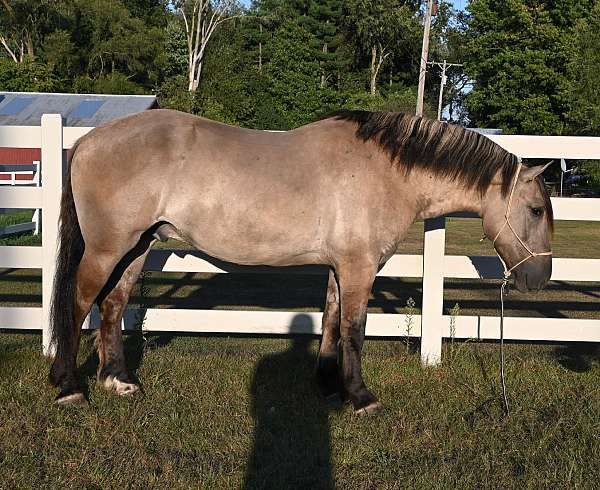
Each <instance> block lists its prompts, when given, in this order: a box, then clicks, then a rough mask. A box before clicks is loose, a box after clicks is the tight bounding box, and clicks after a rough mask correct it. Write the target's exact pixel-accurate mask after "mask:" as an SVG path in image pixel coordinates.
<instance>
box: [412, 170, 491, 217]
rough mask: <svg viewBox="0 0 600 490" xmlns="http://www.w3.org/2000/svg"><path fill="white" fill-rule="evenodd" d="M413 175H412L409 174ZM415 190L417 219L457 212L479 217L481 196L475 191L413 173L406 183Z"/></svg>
mask: <svg viewBox="0 0 600 490" xmlns="http://www.w3.org/2000/svg"><path fill="white" fill-rule="evenodd" d="M411 174H413V173H411ZM407 183H408V184H409V186H410V188H411V189H413V192H414V189H416V190H417V203H418V208H417V210H416V211H417V218H419V219H425V218H435V217H437V216H443V215H445V214H449V213H455V212H458V211H470V212H474V213H477V214H479V215H481V195H480V194H479V192H478V191H477V190H476V189H466V188H465V187H463V186H461V185H460V184H459V183H457V182H455V181H452V180H450V179H446V178H441V177H439V176H436V175H431V174H430V173H428V172H419V171H418V170H417V171H415V172H414V176H411V177H409V179H408V182H407Z"/></svg>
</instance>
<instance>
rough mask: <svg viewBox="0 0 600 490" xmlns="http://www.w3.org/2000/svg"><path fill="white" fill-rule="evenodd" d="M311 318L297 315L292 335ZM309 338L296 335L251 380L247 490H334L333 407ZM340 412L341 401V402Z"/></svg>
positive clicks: (265, 360)
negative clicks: (321, 388) (325, 394)
mask: <svg viewBox="0 0 600 490" xmlns="http://www.w3.org/2000/svg"><path fill="white" fill-rule="evenodd" d="M308 322H310V326H311V330H312V331H313V332H314V331H315V329H314V325H313V324H312V319H311V318H310V317H309V316H308V315H304V314H298V315H296V316H295V317H294V318H293V320H292V324H291V325H290V333H291V334H292V335H294V333H296V332H303V333H304V332H306V326H307V323H308ZM312 343H313V339H312V337H310V336H306V335H304V336H299V335H296V336H295V337H293V338H292V339H290V343H289V347H288V349H287V350H285V351H282V352H278V353H276V354H269V355H266V356H264V357H263V358H262V359H261V360H260V361H259V362H258V364H257V365H256V368H255V370H254V375H253V378H252V388H251V395H252V417H253V419H254V439H253V447H252V453H251V455H250V459H249V462H248V465H247V469H246V475H245V480H244V485H243V488H244V489H258V488H260V489H266V488H302V489H304V488H311V489H312V488H314V489H333V488H334V484H333V478H332V473H331V444H330V435H329V411H330V410H332V409H334V408H336V403H335V402H331V403H328V402H327V401H326V400H324V399H323V397H321V396H320V395H319V390H318V387H317V384H316V382H315V377H314V369H315V363H316V355H315V353H314V352H313V350H312V349H311V347H312ZM337 405H338V406H337V408H339V406H340V405H339V402H337Z"/></svg>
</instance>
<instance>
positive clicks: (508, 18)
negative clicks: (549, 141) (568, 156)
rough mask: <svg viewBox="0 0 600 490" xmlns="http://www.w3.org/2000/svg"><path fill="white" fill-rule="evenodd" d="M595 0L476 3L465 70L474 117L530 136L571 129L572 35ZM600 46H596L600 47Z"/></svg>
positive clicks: (469, 20) (482, 0)
mask: <svg viewBox="0 0 600 490" xmlns="http://www.w3.org/2000/svg"><path fill="white" fill-rule="evenodd" d="M590 4H591V2H590V1H589V0H563V1H561V2H551V1H548V2H540V1H538V0H508V1H506V2H495V1H493V0H473V1H472V2H471V3H470V4H469V7H468V10H469V15H468V16H467V18H466V25H465V33H466V46H465V59H464V62H465V71H466V73H467V74H468V75H469V76H470V77H471V79H472V80H474V86H473V90H472V91H471V92H470V94H469V95H468V97H467V98H466V105H467V109H468V113H469V118H470V119H471V121H472V123H473V124H476V125H478V126H482V127H499V128H502V129H504V130H505V131H508V132H519V133H525V134H563V133H564V132H567V131H568V128H567V118H566V114H567V113H568V112H569V101H570V94H569V92H570V82H569V78H568V75H567V65H568V63H569V59H570V58H571V56H572V52H571V42H570V38H571V36H572V32H573V26H574V25H575V21H576V20H577V19H578V18H585V17H587V16H588V15H589V13H588V11H589V6H590ZM596 49H597V48H596Z"/></svg>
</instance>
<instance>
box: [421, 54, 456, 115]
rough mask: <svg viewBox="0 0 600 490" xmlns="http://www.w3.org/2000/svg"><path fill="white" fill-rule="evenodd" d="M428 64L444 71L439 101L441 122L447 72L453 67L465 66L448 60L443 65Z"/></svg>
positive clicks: (435, 62)
mask: <svg viewBox="0 0 600 490" xmlns="http://www.w3.org/2000/svg"><path fill="white" fill-rule="evenodd" d="M427 64H428V65H436V66H438V67H439V68H440V69H441V70H442V79H441V83H440V96H439V99H438V112H437V118H438V121H441V120H442V100H443V98H444V86H445V85H446V81H447V77H446V70H447V69H448V68H451V67H453V66H463V65H462V63H448V62H447V61H446V60H444V61H443V62H441V63H440V62H439V61H428V62H427Z"/></svg>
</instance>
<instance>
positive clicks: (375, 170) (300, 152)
mask: <svg viewBox="0 0 600 490" xmlns="http://www.w3.org/2000/svg"><path fill="white" fill-rule="evenodd" d="M544 168H545V167H544V166H534V167H526V166H524V165H523V164H522V163H521V161H520V159H519V158H518V157H517V156H515V155H513V154H511V153H509V152H508V151H506V150H504V149H503V148H502V147H500V146H499V145H497V144H495V143H494V142H492V141H491V140H490V139H488V138H486V137H484V136H482V135H480V134H478V133H476V132H473V131H470V130H467V129H465V128H462V127H459V126H456V125H452V124H448V123H444V122H438V121H434V120H429V119H426V118H422V117H414V116H411V115H407V114H403V113H391V112H366V111H354V110H342V111H338V112H335V113H331V114H329V115H328V116H326V117H323V118H321V119H320V120H317V121H315V122H313V123H310V124H307V125H304V126H301V127H299V128H297V129H294V130H291V131H287V132H267V131H257V130H251V129H243V128H239V127H232V126H228V125H225V124H221V123H218V122H214V121H211V120H208V119H204V118H200V117H197V116H194V115H190V114H186V113H181V112H177V111H173V110H163V109H157V110H151V111H146V112H142V113H138V114H134V115H131V116H127V117H124V118H121V119H117V120H115V121H112V122H110V123H108V124H106V125H104V126H101V127H97V128H95V129H93V130H92V131H90V132H89V133H88V134H86V135H85V136H83V137H82V138H81V139H79V140H78V141H77V142H76V144H75V146H74V148H73V151H72V153H71V155H70V157H69V167H68V172H67V175H66V177H65V184H64V189H63V194H62V198H61V211H60V225H59V226H60V227H59V246H58V254H57V268H56V275H55V281H54V288H53V296H52V308H51V329H52V345H53V346H54V348H55V353H56V354H55V358H54V362H53V364H52V367H51V369H50V376H49V378H50V382H51V383H52V384H53V385H54V386H57V387H58V388H59V389H60V393H59V394H58V396H57V397H56V400H55V402H56V403H58V404H82V405H85V404H87V400H86V398H85V396H84V394H83V391H82V387H81V385H80V381H79V379H78V375H77V352H78V349H79V341H80V333H81V326H82V323H83V321H84V319H85V317H86V315H87V314H88V312H89V310H90V308H91V306H92V304H93V303H94V302H96V303H97V304H98V305H99V309H100V314H101V326H100V331H99V334H98V337H97V348H98V354H99V367H98V374H97V376H98V380H99V384H100V386H103V387H104V388H106V389H108V390H111V391H113V392H116V393H117V394H119V395H127V394H131V393H134V392H135V391H136V390H138V385H137V384H136V382H135V381H134V378H133V377H132V376H131V374H130V373H129V372H128V371H127V368H126V366H125V360H124V354H123V346H122V336H121V318H122V316H123V312H124V309H125V307H126V305H127V302H128V299H129V294H130V291H131V289H132V287H133V285H134V283H135V282H136V280H137V277H138V276H139V274H140V271H141V269H142V266H143V263H144V259H145V257H146V255H147V254H148V251H149V249H150V247H151V245H152V244H153V243H154V242H155V241H156V240H166V239H168V238H176V239H178V240H183V241H185V242H187V243H188V244H190V245H192V246H194V247H195V248H197V249H199V250H201V251H202V252H204V253H206V254H208V255H209V256H212V257H215V258H216V259H220V260H222V261H226V262H230V263H236V264H242V265H267V266H292V265H303V264H321V265H324V266H326V267H327V268H328V270H329V277H328V284H327V293H326V300H325V307H324V312H323V320H322V338H321V342H320V348H319V354H318V360H317V366H316V376H317V379H318V381H319V384H320V385H321V387H322V388H323V391H324V393H325V395H332V394H339V395H340V396H342V397H343V398H344V399H345V400H346V401H347V402H350V403H351V404H352V406H353V409H354V411H355V412H356V413H357V414H359V415H365V414H374V413H377V412H379V411H380V410H381V409H382V404H381V403H380V402H379V400H378V398H377V397H376V396H375V395H374V394H373V393H372V392H371V391H370V390H369V389H368V388H367V386H366V384H365V382H364V380H363V376H362V372H361V350H362V346H363V341H364V338H365V323H366V316H367V300H368V297H369V293H370V291H371V288H372V285H373V281H374V279H375V276H376V274H377V271H378V270H379V269H380V268H381V267H382V266H383V264H385V262H386V261H387V260H388V259H389V258H390V257H391V256H392V255H393V254H394V253H395V251H396V249H397V247H398V245H399V242H400V241H401V240H402V238H403V236H404V235H405V233H406V232H407V230H408V228H409V226H410V225H411V223H413V221H415V220H417V219H426V218H432V217H436V216H441V215H445V214H447V213H451V212H456V211H470V212H474V213H477V214H478V215H479V216H481V218H482V223H483V231H484V233H485V235H486V236H487V237H495V238H494V239H493V242H494V247H495V249H496V251H497V253H498V255H499V256H500V257H501V259H502V261H503V262H504V264H506V271H507V275H512V276H513V278H514V283H515V286H516V287H517V288H518V289H519V290H520V291H528V290H539V289H541V288H543V287H544V286H545V285H546V283H547V282H548V280H549V278H550V275H551V269H552V260H551V256H550V255H551V251H550V242H551V235H552V226H553V215H552V206H551V203H550V198H549V196H548V193H547V191H546V188H545V186H544V184H543V180H542V178H541V174H542V172H543V170H544Z"/></svg>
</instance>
